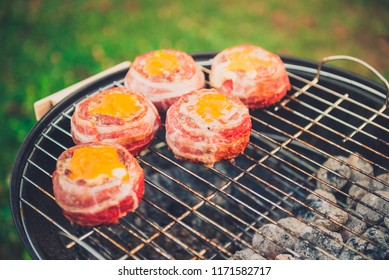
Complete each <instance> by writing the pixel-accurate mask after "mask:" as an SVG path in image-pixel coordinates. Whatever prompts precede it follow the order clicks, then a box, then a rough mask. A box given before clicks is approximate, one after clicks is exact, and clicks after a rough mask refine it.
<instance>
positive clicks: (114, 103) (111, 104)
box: [89, 92, 141, 119]
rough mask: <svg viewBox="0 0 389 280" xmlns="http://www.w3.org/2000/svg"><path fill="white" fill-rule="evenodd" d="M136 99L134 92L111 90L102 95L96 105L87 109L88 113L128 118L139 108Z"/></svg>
mask: <svg viewBox="0 0 389 280" xmlns="http://www.w3.org/2000/svg"><path fill="white" fill-rule="evenodd" d="M137 101H138V96H137V95H135V94H124V93H119V92H113V93H109V94H106V95H104V96H103V97H102V98H101V100H100V102H99V103H98V104H97V106H95V107H94V108H92V109H90V110H89V113H91V114H100V115H107V116H111V117H116V118H121V119H125V118H130V117H132V116H133V115H134V114H135V113H136V112H138V111H139V109H141V106H140V105H139V104H138V102H137Z"/></svg>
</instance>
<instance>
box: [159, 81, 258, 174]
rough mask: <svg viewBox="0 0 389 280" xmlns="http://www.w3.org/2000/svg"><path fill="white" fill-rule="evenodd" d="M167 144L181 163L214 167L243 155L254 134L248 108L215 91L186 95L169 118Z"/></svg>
mask: <svg viewBox="0 0 389 280" xmlns="http://www.w3.org/2000/svg"><path fill="white" fill-rule="evenodd" d="M165 124H166V142H167V144H168V146H169V148H170V149H171V150H172V151H173V153H174V155H175V157H176V158H178V159H184V160H188V161H191V162H195V163H203V164H205V165H207V166H212V165H213V164H214V163H215V162H218V161H220V160H230V159H234V158H235V157H237V156H238V155H239V154H241V153H243V151H244V150H245V148H246V146H247V144H248V142H249V138H250V133H251V119H250V115H249V111H248V109H247V107H246V106H245V105H244V104H243V103H242V102H241V101H240V100H239V98H238V97H236V96H233V95H231V94H229V93H223V92H221V91H218V90H215V89H201V90H195V91H193V92H191V93H188V94H185V95H183V96H182V97H181V98H180V99H179V100H178V101H177V102H175V103H174V104H173V105H172V106H171V107H170V108H169V109H168V111H167V114H166V123H165Z"/></svg>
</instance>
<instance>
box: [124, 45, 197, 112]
mask: <svg viewBox="0 0 389 280" xmlns="http://www.w3.org/2000/svg"><path fill="white" fill-rule="evenodd" d="M124 84H125V86H126V87H127V88H128V89H130V90H132V91H136V92H140V93H142V94H144V95H145V96H146V97H147V98H148V99H149V100H150V101H151V102H153V103H154V105H155V106H156V107H157V109H158V110H159V111H160V112H166V110H167V109H168V108H169V107H170V106H171V105H172V104H173V103H174V101H176V100H177V99H178V98H179V97H180V96H182V95H183V94H185V93H188V92H191V91H193V90H196V89H200V88H203V87H204V85H205V76H204V73H203V72H202V71H201V69H200V67H199V66H198V65H197V64H196V62H195V61H194V60H193V58H192V57H191V56H190V55H188V54H186V53H185V52H182V51H178V50H171V49H163V50H155V51H151V52H148V53H145V54H143V55H139V56H137V57H136V58H135V59H134V62H133V63H132V65H131V67H130V69H129V71H128V73H127V75H126V77H125V81H124Z"/></svg>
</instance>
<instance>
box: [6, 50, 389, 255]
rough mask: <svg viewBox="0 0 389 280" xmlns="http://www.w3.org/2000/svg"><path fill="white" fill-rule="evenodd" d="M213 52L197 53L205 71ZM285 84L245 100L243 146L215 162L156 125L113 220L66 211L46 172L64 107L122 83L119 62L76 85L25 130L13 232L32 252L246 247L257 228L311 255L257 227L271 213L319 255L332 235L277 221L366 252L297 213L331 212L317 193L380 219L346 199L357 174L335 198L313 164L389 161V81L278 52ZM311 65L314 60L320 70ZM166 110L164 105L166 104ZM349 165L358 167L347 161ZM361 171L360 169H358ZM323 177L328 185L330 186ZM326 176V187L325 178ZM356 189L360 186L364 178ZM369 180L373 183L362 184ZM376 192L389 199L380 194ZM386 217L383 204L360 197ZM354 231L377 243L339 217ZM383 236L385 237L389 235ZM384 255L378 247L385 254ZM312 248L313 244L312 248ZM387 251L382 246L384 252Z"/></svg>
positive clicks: (62, 144) (379, 170)
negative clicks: (266, 102)
mask: <svg viewBox="0 0 389 280" xmlns="http://www.w3.org/2000/svg"><path fill="white" fill-rule="evenodd" d="M214 55H215V53H204V54H195V55H193V56H194V58H195V60H196V61H197V62H198V63H199V64H200V65H202V66H203V67H204V71H205V72H206V73H207V72H208V69H209V67H210V63H211V59H212V58H213V56H214ZM282 59H283V61H284V63H285V66H286V68H287V71H288V75H289V78H290V81H291V84H292V90H290V91H289V92H288V94H287V96H286V97H285V98H284V99H283V100H282V102H281V103H279V104H276V105H274V106H272V107H269V108H266V109H259V110H251V112H250V113H251V117H252V123H253V131H252V133H251V139H250V143H249V145H248V147H247V149H246V151H245V153H244V154H242V155H241V156H239V157H238V158H236V160H235V161H233V162H220V163H217V164H215V165H214V167H211V168H206V167H204V166H202V165H198V164H191V163H187V162H183V161H179V160H176V159H175V158H174V156H173V155H172V153H171V152H170V151H169V149H168V148H167V146H166V143H165V131H164V129H163V130H162V131H161V132H160V133H159V135H158V137H157V138H156V139H155V140H154V141H153V142H152V144H151V145H150V147H149V148H148V149H147V150H145V151H144V152H142V153H141V154H140V155H139V156H138V157H137V160H138V161H139V163H140V164H141V166H142V168H143V169H144V171H145V188H146V189H145V195H144V199H143V201H142V202H141V205H140V207H139V208H138V209H137V210H136V212H135V213H131V214H128V215H127V216H126V217H125V218H123V219H121V220H120V223H119V224H117V225H114V226H101V227H94V228H90V227H80V226H77V225H75V224H71V223H70V222H69V221H67V220H66V219H65V218H64V217H63V215H62V213H61V209H60V208H59V206H58V205H57V204H56V202H55V199H54V196H53V190H52V182H51V174H52V172H53V171H54V169H55V164H56V160H57V157H58V156H59V155H60V154H61V153H62V152H63V151H64V150H65V149H66V148H69V147H71V146H73V145H74V142H73V141H72V138H71V135H70V132H69V131H70V118H71V116H72V113H73V111H74V108H75V105H76V104H77V103H78V102H80V101H81V100H82V99H83V98H85V97H86V96H88V95H90V94H93V93H95V92H97V91H101V90H104V89H108V88H111V87H113V86H123V79H124V76H125V74H126V71H127V70H124V71H119V72H117V73H114V74H111V75H108V76H106V77H103V78H101V79H99V80H98V81H96V82H93V83H92V84H90V85H88V86H86V87H84V88H82V89H80V90H78V91H77V92H75V93H74V94H72V95H71V96H70V97H68V98H67V99H66V100H64V101H62V102H61V103H60V104H58V105H57V106H55V107H54V108H53V109H52V110H51V111H50V112H49V113H48V114H46V115H45V116H44V118H42V119H41V120H40V121H39V122H38V123H37V125H36V126H35V127H34V129H33V130H32V131H31V133H30V134H29V135H28V137H27V138H26V140H25V141H24V143H23V145H22V147H21V149H20V151H19V154H18V157H17V160H16V162H15V166H14V170H13V174H12V179H11V205H12V212H13V217H14V221H15V223H16V226H17V229H18V231H19V233H20V236H21V238H22V240H23V242H24V244H25V246H26V247H27V249H28V251H29V252H30V254H31V255H32V257H33V258H37V259H95V258H98V259H228V258H235V257H236V252H238V251H241V250H245V249H247V248H248V249H251V250H252V251H253V252H256V253H262V252H260V251H259V249H258V248H257V247H256V246H255V244H254V243H255V242H254V243H253V237H254V236H255V235H258V234H259V235H261V236H263V238H265V239H267V240H268V241H269V242H272V243H273V244H277V245H278V246H280V247H281V248H282V249H283V250H284V251H285V252H287V253H289V254H291V255H293V256H294V257H295V258H311V257H310V256H304V255H302V254H301V253H299V252H298V251H297V250H296V248H294V247H291V246H287V245H285V244H281V243H280V242H279V241H278V240H275V239H274V238H272V237H269V236H266V235H265V234H263V226H264V225H267V224H273V225H275V226H276V227H278V228H281V229H283V230H284V231H285V232H287V233H288V234H290V235H291V236H293V237H294V238H296V240H298V241H299V242H300V243H301V244H305V246H307V247H308V248H310V249H311V250H312V251H316V252H318V256H322V257H323V258H330V259H336V258H339V256H340V252H341V251H339V252H333V251H331V250H330V249H328V246H326V245H325V244H324V245H323V244H321V243H318V242H314V241H312V240H311V239H309V238H305V237H304V236H301V235H298V234H296V233H295V232H294V231H293V230H292V229H290V228H288V227H286V226H284V225H282V224H280V223H279V221H280V220H281V219H283V218H286V217H294V218H296V219H298V220H299V221H301V222H302V223H304V224H305V225H307V226H308V227H310V228H312V229H315V230H316V231H317V232H319V233H320V234H321V235H322V236H323V237H324V239H327V240H329V241H331V242H334V243H335V244H336V245H337V246H339V248H341V249H340V250H346V249H347V250H349V251H351V252H353V253H354V255H357V256H359V257H360V258H362V259H369V258H375V257H374V256H373V257H372V256H371V255H368V254H366V252H364V251H359V250H358V249H355V248H354V247H353V246H352V245H351V244H349V243H348V242H347V240H343V239H338V238H335V237H334V235H332V234H331V233H329V232H328V231H326V230H324V229H323V228H322V227H319V226H318V225H317V224H315V223H313V222H312V221H311V220H310V219H309V218H307V216H306V215H305V216H304V215H303V214H301V213H302V212H304V211H306V212H307V211H308V212H309V211H310V212H312V213H314V214H315V215H318V216H319V217H320V218H321V219H324V220H328V221H330V222H333V223H335V224H336V223H339V222H338V221H337V220H336V219H334V218H333V217H331V216H329V215H328V213H325V212H322V211H320V210H318V209H316V208H314V207H312V205H311V204H309V202H308V200H307V196H309V195H313V196H315V197H316V198H317V199H318V200H321V201H325V202H327V203H329V204H331V205H333V206H334V207H335V208H337V209H341V210H343V211H344V212H346V213H347V215H348V217H349V218H350V217H353V218H355V219H358V220H360V221H363V222H365V223H366V224H367V225H368V227H369V228H373V229H376V230H382V231H384V232H385V231H386V232H385V234H388V231H389V229H383V228H384V227H383V226H382V225H383V224H382V223H381V224H374V223H371V222H370V221H369V220H367V219H366V218H364V217H361V216H359V215H358V213H357V212H356V211H355V210H353V209H350V208H348V207H347V200H348V199H349V200H350V199H351V200H353V201H355V202H356V203H362V204H364V203H363V202H361V201H360V198H357V197H354V196H352V195H350V194H349V193H348V188H350V186H351V185H352V184H353V183H357V184H358V182H353V181H352V180H351V179H348V182H347V185H346V187H344V188H342V189H341V190H335V189H334V190H333V193H334V195H335V196H336V198H337V201H336V202H333V201H331V200H329V199H328V198H326V197H324V196H322V195H320V194H317V193H315V192H314V190H315V188H316V185H317V182H318V181H319V182H320V181H321V179H320V178H318V177H317V171H318V170H319V169H320V168H326V167H325V166H323V163H324V162H325V161H326V160H328V159H330V158H332V159H334V160H335V161H339V162H342V160H341V159H339V156H345V157H347V156H350V155H355V156H357V157H359V158H361V159H363V160H364V161H366V162H368V163H369V164H371V165H372V166H373V168H374V175H369V174H367V173H366V176H368V177H369V178H370V179H371V180H373V181H376V182H380V183H382V184H386V187H387V188H388V190H389V186H388V182H384V181H382V180H380V179H378V178H377V176H378V175H380V174H384V173H387V172H388V162H389V161H388V155H389V153H388V147H389V143H388V139H389V137H388V135H389V133H388V132H389V130H388V120H389V117H388V110H387V109H386V102H387V101H386V99H387V96H386V94H385V93H386V91H387V89H386V88H384V87H383V86H380V85H378V84H376V83H374V82H372V81H370V80H367V79H364V78H362V77H360V76H356V75H354V74H351V73H349V72H346V71H343V70H339V69H335V68H332V67H327V66H323V67H322V64H320V65H318V64H316V63H312V62H308V61H304V60H300V59H295V58H288V57H282ZM318 67H319V68H320V72H318ZM162 118H163V119H164V116H162ZM348 166H349V167H350V168H351V169H354V170H357V171H358V170H359V167H357V166H353V165H352V164H348ZM359 171H360V172H361V173H362V174H364V173H365V172H364V171H363V170H359ZM329 187H330V188H331V186H329ZM332 188H333V187H332ZM360 188H361V189H363V188H364V187H363V186H360ZM366 192H371V191H370V190H368V189H366ZM378 197H380V198H381V199H383V200H384V201H386V203H389V201H388V199H387V198H386V197H385V196H382V195H379V194H378ZM366 207H368V208H369V209H371V210H372V211H374V212H376V213H377V215H381V216H382V218H383V219H385V218H386V219H389V217H388V213H385V212H383V211H382V210H380V209H378V208H375V207H374V206H371V205H366ZM340 227H341V229H342V230H345V231H347V232H348V233H349V234H351V236H352V237H354V238H360V239H362V240H364V241H366V242H368V244H371V245H372V246H375V247H377V248H378V249H379V250H383V251H384V252H385V250H386V251H387V250H388V248H387V247H385V245H383V244H381V243H377V241H376V240H374V239H372V238H369V237H366V236H365V235H363V234H362V233H359V232H356V231H355V230H354V229H353V228H351V227H348V226H347V225H345V224H340ZM388 246H389V244H388ZM383 255H384V256H385V254H383ZM315 256H316V255H315ZM386 256H388V255H386Z"/></svg>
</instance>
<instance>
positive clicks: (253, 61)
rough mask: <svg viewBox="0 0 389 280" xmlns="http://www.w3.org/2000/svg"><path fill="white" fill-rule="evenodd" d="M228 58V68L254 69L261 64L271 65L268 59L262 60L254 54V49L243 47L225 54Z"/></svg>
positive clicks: (232, 69)
mask: <svg viewBox="0 0 389 280" xmlns="http://www.w3.org/2000/svg"><path fill="white" fill-rule="evenodd" d="M227 58H228V60H229V64H228V67H227V68H228V70H231V71H234V70H241V71H250V70H256V69H258V68H259V67H261V66H264V67H268V66H271V65H272V62H271V61H269V60H263V59H261V58H259V57H258V56H256V53H255V50H251V49H244V50H243V51H240V52H239V51H235V52H232V53H230V54H229V55H228V56H227Z"/></svg>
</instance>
